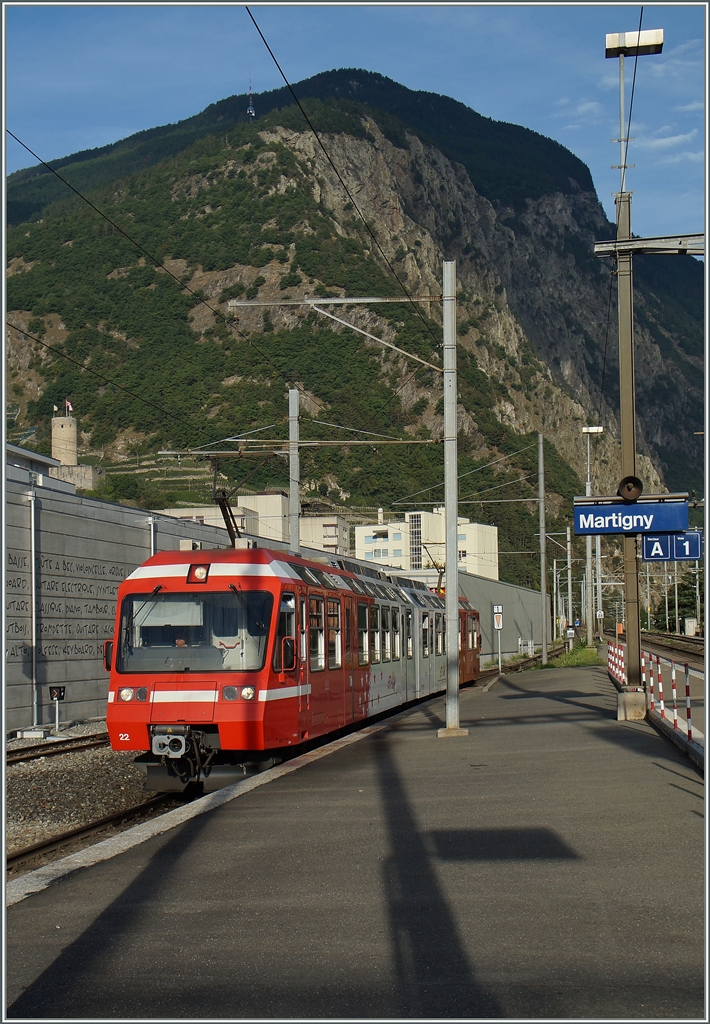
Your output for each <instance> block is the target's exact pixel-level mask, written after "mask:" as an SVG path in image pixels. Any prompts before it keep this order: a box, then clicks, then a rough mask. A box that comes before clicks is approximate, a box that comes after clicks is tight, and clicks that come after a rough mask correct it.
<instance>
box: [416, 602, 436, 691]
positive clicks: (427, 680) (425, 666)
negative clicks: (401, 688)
mask: <svg viewBox="0 0 710 1024" xmlns="http://www.w3.org/2000/svg"><path fill="white" fill-rule="evenodd" d="M420 614H421V618H420V629H419V636H420V643H421V650H420V657H419V659H418V661H419V673H420V678H419V694H418V696H421V697H425V696H426V695H427V694H428V693H431V673H432V664H433V662H434V657H433V653H432V649H431V639H432V637H431V634H432V627H433V623H432V621H431V619H432V615H431V612H428V611H422V612H421V613H420Z"/></svg>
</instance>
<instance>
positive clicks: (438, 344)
mask: <svg viewBox="0 0 710 1024" xmlns="http://www.w3.org/2000/svg"><path fill="white" fill-rule="evenodd" d="M245 10H246V12H247V14H248V15H249V17H250V18H251V20H252V22H253V24H254V28H255V29H256V30H257V32H258V33H259V35H260V37H261V40H262V42H263V44H264V46H265V47H266V49H267V50H268V52H269V55H270V56H271V59H272V60H273V62H274V64H275V65H276V67H277V69H278V71H279V74H280V75H281V77H282V78H283V80H284V82H285V83H286V86H287V88H288V90H289V92H290V93H291V95H292V96H293V99H294V102H295V103H296V105H297V106H298V109H299V110H300V111H301V113H302V114H303V117H304V120H305V121H306V124H307V125H308V127H309V128H310V130H311V131H312V132H313V135H314V137H315V139H316V141H317V143H318V145H319V146H320V148H321V150H322V151H323V153H324V155H325V157H326V159H327V161H328V163H329V164H330V166H331V167H332V168H333V171H334V172H335V175H336V177H337V178H338V181H339V182H340V184H341V185H342V187H343V189H344V191H345V193H346V195H347V197H348V200H349V201H350V202H351V203H352V204H353V208H354V209H355V210H356V212H357V214H358V216H359V217H360V220H361V221H362V223H363V224H364V225H365V228H366V230H367V232H368V234H369V235H370V237H371V238H372V240H373V242H374V243H375V245H376V246H377V248H378V250H379V252H380V254H381V256H382V258H383V260H384V261H385V263H386V264H387V266H388V268H389V269H390V271H391V273H392V275H393V276H394V278H395V280H396V281H397V283H398V284H399V286H400V288H401V289H402V291H403V292H404V295H405V296H406V298H407V300H408V301H409V302H410V303H411V305H412V308H413V309H414V312H415V314H416V315H417V316H418V317H419V319H420V320H421V321H422V323H423V324H424V327H425V328H426V330H427V332H428V333H429V335H430V336H431V338H433V340H434V341H435V343H436V349H437V350H438V349H440V348H442V347H443V341H441V342H440V341H439V340H438V339H437V337H436V335H435V334H434V332H433V331H432V329H431V327H430V326H429V324H428V323H427V321H426V319H425V318H424V316H423V315H422V312H421V310H420V309H419V308H418V306H417V305H416V303H415V302H414V300H413V298H412V296H411V295H410V294H409V291H408V290H407V288H406V286H405V284H404V282H403V281H402V280H401V279H400V277H399V275H398V274H397V271H396V270H395V269H394V267H393V266H392V264H391V262H390V261H389V259H388V258H387V256H386V254H385V252H384V250H383V248H382V246H381V245H380V243H379V241H378V240H377V237H376V236H375V234H374V232H373V230H372V228H371V227H370V225H369V223H368V222H367V219H366V218H365V216H364V214H363V213H362V211H361V210H360V207H359V206H358V204H357V203H356V201H355V197H354V195H353V193H352V192H351V191H350V189H349V188H348V187H347V185H346V184H345V182H344V180H343V178H342V176H341V174H340V172H339V171H338V168H337V167H336V166H335V164H334V162H333V160H332V158H331V156H330V154H329V153H328V151H327V149H326V148H325V145H324V144H323V140H322V139H321V137H320V135H319V133H318V132H317V130H316V129H315V127H314V125H313V123H312V122H311V119H310V118H309V116H308V114H307V113H306V111H305V110H304V108H303V105H302V103H301V101H300V100H299V98H298V96H297V95H296V93H295V91H294V89H293V86H292V85H291V83H290V82H289V80H288V78H287V77H286V75H285V74H284V71H283V69H282V67H281V65H280V64H279V62H278V60H277V59H276V55H275V54H274V52H273V50H272V49H271V47H270V46H269V44H268V42H267V40H266V37H265V36H264V33H263V32H262V31H261V28H260V27H259V25H258V24H257V21H256V19H255V17H254V15H253V14H252V13H251V11H250V9H249V7H248V6H246V5H245ZM368 180H369V179H368ZM358 191H361V189H360V190H358ZM403 301H404V300H403ZM419 372H420V371H419V370H414V371H413V373H411V374H410V375H409V377H407V378H406V380H405V381H404V382H403V383H402V384H401V385H400V386H399V387H398V388H397V390H396V391H393V392H392V394H391V395H390V397H389V398H388V399H387V401H386V402H385V403H384V405H383V406H382V407H381V408H379V409H377V410H376V412H377V413H380V412H382V411H383V410H384V409H386V408H387V406H388V405H389V404H390V403H391V402H393V401H394V399H395V398H396V397H397V395H398V394H399V393H400V391H402V390H404V388H405V387H406V386H407V385H408V384H409V383H410V382H411V381H412V380H414V378H415V377H416V375H417V373H419ZM372 419H373V417H372V416H371V417H370V422H372Z"/></svg>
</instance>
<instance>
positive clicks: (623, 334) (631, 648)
mask: <svg viewBox="0 0 710 1024" xmlns="http://www.w3.org/2000/svg"><path fill="white" fill-rule="evenodd" d="M662 49H663V30H662V29H651V30H646V31H645V32H641V31H639V32H616V33H612V34H610V35H607V37H606V54H605V55H606V57H618V58H619V138H618V140H616V141H618V142H619V146H620V153H621V158H620V161H619V164H618V165H616V166H617V167H618V169H619V173H620V188H619V191H618V193H616V194H615V196H614V201H615V203H616V239H617V243H618V242H619V241H622V240H624V241H626V240H628V239H630V238H631V237H632V236H631V193H630V192H628V191H627V188H626V171H627V168H628V166H629V165H628V164H627V163H626V157H627V153H628V148H629V138H628V136H627V134H626V122H625V104H624V58H625V57H640V56H642V55H644V54H651V53H660V52H661V50H662ZM616 268H617V290H618V314H619V391H620V412H621V475H622V478H626V477H636V395H635V385H634V334H633V331H634V325H633V319H634V314H633V308H634V307H633V277H632V256H631V250H630V249H622V248H619V249H618V250H617V254H616ZM636 547H637V545H636V537H635V536H628V535H624V540H623V550H624V592H625V601H626V689H627V692H622V693H620V694H619V698H618V708H617V714H618V717H619V718H620V719H622V718H627V717H635V712H634V711H632V706H633V707H634V708H635V697H636V694H635V692H634V691H636V690H639V689H640V687H641V626H640V622H639V592H638V591H639V587H638V562H637V551H636ZM644 713H645V708H644Z"/></svg>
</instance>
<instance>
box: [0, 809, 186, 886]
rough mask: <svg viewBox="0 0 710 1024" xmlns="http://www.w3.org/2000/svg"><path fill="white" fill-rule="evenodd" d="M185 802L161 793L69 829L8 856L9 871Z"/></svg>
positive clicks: (7, 865)
mask: <svg viewBox="0 0 710 1024" xmlns="http://www.w3.org/2000/svg"><path fill="white" fill-rule="evenodd" d="M183 802H184V801H183V800H181V798H180V797H179V796H177V795H176V794H175V793H159V794H158V795H157V796H154V797H151V799H150V800H145V801H144V802H143V803H141V804H137V805H136V806H135V807H129V808H127V809H126V810H123V811H116V812H115V813H114V814H108V815H106V816H105V817H103V818H97V819H96V821H91V822H89V823H88V824H87V825H80V826H79V827H78V828H73V829H69V831H68V832H60V833H59V834H58V835H56V836H52V837H51V838H50V839H45V840H43V841H42V842H41V843H33V844H32V845H31V846H25V847H23V848H22V849H20V850H16V851H15V852H14V853H11V854H9V855H8V857H7V859H6V867H7V870H8V871H10V870H17V869H18V868H21V867H23V866H24V865H25V864H28V863H30V862H32V861H34V860H36V859H37V858H39V857H41V856H43V855H44V854H46V853H52V852H54V851H55V850H58V849H60V848H61V847H63V846H68V845H69V844H71V843H74V842H76V840H79V839H88V838H90V837H91V836H94V835H97V834H99V833H100V832H103V831H104V830H105V829H107V828H110V827H112V826H115V825H122V824H123V823H124V822H127V821H131V820H132V819H133V818H137V817H140V816H142V815H145V814H149V815H150V816H152V814H153V812H154V811H163V810H168V809H171V808H172V807H178V806H179V805H180V804H181V803H183Z"/></svg>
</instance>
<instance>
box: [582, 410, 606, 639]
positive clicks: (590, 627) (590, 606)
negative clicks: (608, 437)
mask: <svg viewBox="0 0 710 1024" xmlns="http://www.w3.org/2000/svg"><path fill="white" fill-rule="evenodd" d="M582 433H583V434H586V435H587V482H586V488H585V491H584V493H585V494H586V495H587V497H589V495H590V494H591V493H592V476H591V458H590V455H591V451H590V436H591V435H592V434H602V433H604V427H582ZM585 540H586V542H587V647H593V646H594V618H595V616H594V615H593V611H594V581H593V580H592V536H591V534H588V535H587V537H586V538H585ZM597 569H598V567H597Z"/></svg>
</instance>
